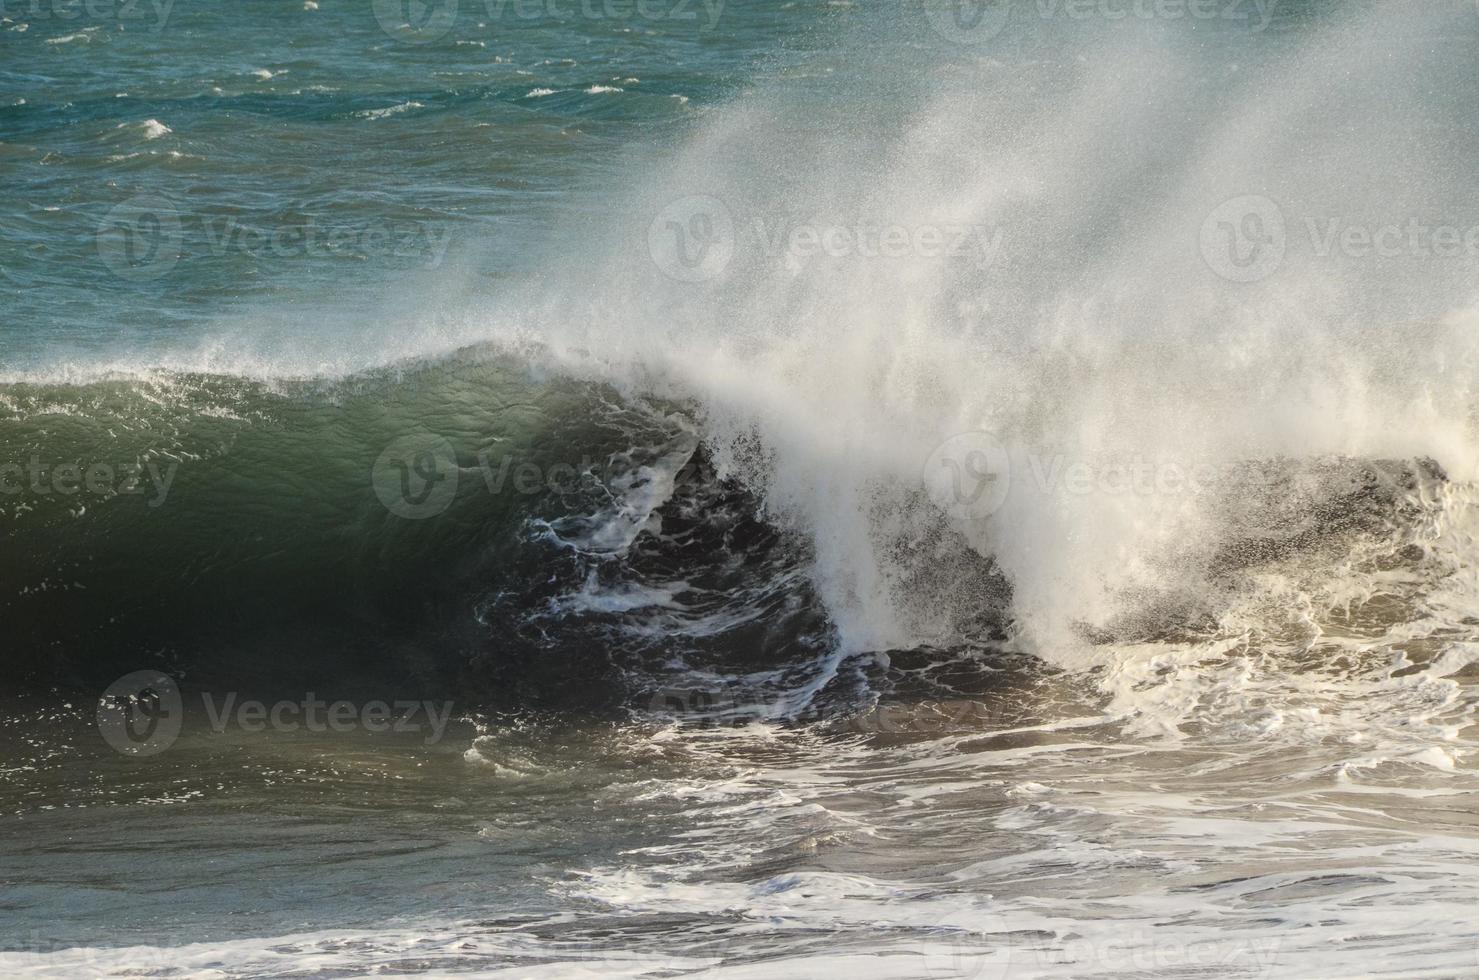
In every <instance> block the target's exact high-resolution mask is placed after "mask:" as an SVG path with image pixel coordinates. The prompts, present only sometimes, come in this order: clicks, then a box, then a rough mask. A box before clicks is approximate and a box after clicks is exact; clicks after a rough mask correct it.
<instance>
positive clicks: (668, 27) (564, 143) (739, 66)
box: [0, 0, 828, 369]
mask: <svg viewBox="0 0 1479 980" xmlns="http://www.w3.org/2000/svg"><path fill="white" fill-rule="evenodd" d="M108 6H109V7H110V8H111V7H114V5H108ZM124 6H125V5H124V4H121V3H120V4H117V5H116V9H114V10H113V13H114V16H112V17H106V16H92V15H91V14H90V13H89V8H88V7H85V6H84V5H82V4H80V3H79V4H71V5H69V4H66V3H57V4H55V5H53V4H51V3H50V0H48V2H47V3H39V4H35V5H26V4H20V3H14V4H11V5H9V6H7V8H6V14H5V16H6V21H5V22H4V24H3V27H0V42H3V44H4V49H3V50H4V57H3V62H0V141H3V153H4V159H5V170H6V174H7V184H8V185H9V187H10V191H9V193H8V194H7V196H6V201H5V205H4V207H5V213H6V219H5V221H4V226H5V245H6V253H5V257H4V260H3V270H4V275H5V280H6V283H7V288H8V289H9V290H13V292H10V294H9V296H10V298H9V301H8V304H7V305H8V309H7V320H8V323H7V327H8V330H7V343H6V347H5V350H4V352H3V359H4V363H5V365H6V366H7V367H9V368H11V369H17V368H26V367H34V366H37V365H51V364H55V363H58V362H64V361H67V360H78V361H87V360H98V361H106V360H107V359H108V358H109V357H110V356H111V355H118V354H120V353H126V354H129V355H132V356H134V357H135V358H137V359H139V360H141V361H145V360H147V357H148V354H147V353H146V352H150V351H156V352H158V351H177V350H180V349H182V348H183V349H188V348H189V347H190V345H191V341H192V340H193V339H195V338H197V337H200V336H205V335H210V334H212V333H215V332H217V331H220V330H222V329H225V328H223V327H222V322H223V321H226V322H228V323H230V324H231V326H232V328H235V329H243V330H257V331H263V330H266V328H265V327H264V326H263V325H262V324H261V323H260V322H257V323H247V324H246V325H243V324H241V323H240V322H239V321H236V320H234V318H238V317H247V318H249V319H252V318H255V319H257V320H259V321H260V320H261V319H265V318H269V317H270V316H272V315H273V312H274V311H276V312H277V315H278V317H279V318H280V319H286V320H288V321H290V322H288V323H285V324H282V326H281V327H280V329H281V330H283V331H284V332H288V331H322V330H325V329H327V328H326V327H325V325H324V324H323V323H322V322H321V321H318V320H317V319H316V318H317V317H319V316H324V315H328V316H332V317H335V318H336V319H337V320H338V321H339V322H340V324H341V326H340V329H343V330H346V331H350V330H351V328H349V327H345V326H343V325H342V324H343V323H352V322H353V321H354V320H356V319H364V318H376V317H385V316H390V315H393V314H394V312H395V311H396V310H397V297H398V296H405V295H406V294H413V295H414V296H415V297H416V303H417V304H418V306H420V305H421V304H422V303H424V302H425V301H426V300H428V299H430V300H432V301H434V302H435V301H443V302H445V301H447V300H449V298H450V297H449V296H448V294H447V292H445V290H451V291H452V293H453V295H456V294H459V293H464V292H472V293H479V292H486V291H487V290H489V289H491V288H495V287H496V284H497V283H498V282H501V281H506V280H508V279H510V278H517V277H520V276H527V275H529V274H531V273H537V272H538V270H539V267H540V264H541V262H542V261H543V260H544V259H545V258H547V256H548V255H549V254H550V252H551V250H552V249H554V248H556V247H557V246H556V244H555V241H554V240H555V239H557V238H558V237H559V236H560V235H561V234H571V233H574V234H579V230H578V229H579V228H580V227H582V226H589V225H595V224H599V223H600V221H601V216H602V214H603V210H604V209H605V208H607V207H608V206H609V201H610V199H611V196H612V194H613V192H614V188H613V181H615V180H617V179H618V177H617V174H618V173H621V172H623V171H625V170H626V169H627V168H628V167H629V166H630V164H629V162H628V158H629V157H630V156H631V155H632V154H640V153H644V152H645V153H651V152H653V151H654V149H655V148H656V147H659V146H661V145H662V144H663V143H664V142H669V141H672V140H674V139H676V138H678V136H679V135H680V134H681V133H682V132H683V131H684V130H685V129H687V128H689V127H691V126H692V125H694V123H695V121H696V119H697V118H699V117H700V116H701V115H702V114H703V113H704V112H705V111H706V109H707V108H709V107H712V106H713V105H714V104H716V103H718V102H720V101H722V100H723V99H725V98H727V97H729V96H732V95H733V94H734V93H735V92H737V91H740V90H742V89H743V88H744V87H745V86H746V85H750V84H753V83H754V82H755V80H756V78H757V77H762V78H763V77H765V76H766V75H768V74H774V73H776V72H778V71H781V70H784V65H785V64H787V63H788V61H789V60H792V59H794V57H795V52H796V51H797V50H798V49H799V50H800V51H805V50H807V49H809V48H814V47H816V46H819V45H821V44H824V43H825V37H824V32H825V23H826V20H827V18H828V12H827V10H826V8H825V7H817V6H815V5H792V6H784V7H776V8H771V7H768V6H767V5H745V6H735V7H733V8H731V9H726V10H723V11H722V13H721V20H720V24H722V26H723V28H724V29H723V30H719V29H717V27H716V26H712V25H711V24H710V23H709V21H710V18H709V16H708V15H707V14H705V13H704V12H703V11H702V8H698V15H697V16H696V18H695V19H693V20H685V19H682V18H681V16H680V17H673V16H669V15H670V14H678V15H682V14H684V13H689V12H691V11H685V10H674V11H663V12H662V13H663V16H654V17H651V18H641V17H636V16H633V17H628V18H625V19H607V18H604V17H603V18H599V19H593V18H588V17H584V16H573V15H571V16H563V17H562V16H558V14H559V12H560V8H559V7H558V6H556V8H555V15H551V14H550V13H549V12H542V13H541V12H538V11H532V10H531V11H528V12H529V13H539V15H538V16H532V17H525V16H520V15H518V14H516V13H515V11H514V7H513V6H512V5H498V7H499V8H506V9H498V10H495V9H494V7H493V6H491V5H490V6H486V7H485V5H483V4H481V3H476V4H473V3H469V4H464V5H463V6H464V7H465V8H466V9H464V10H462V11H461V12H460V14H459V15H458V16H457V17H456V18H455V19H454V20H453V21H452V22H451V23H450V24H449V25H448V27H447V30H446V32H445V33H444V34H441V36H439V37H437V38H435V39H425V40H423V39H422V38H421V37H419V36H417V35H415V33H414V32H402V31H399V30H397V29H396V28H394V27H392V28H390V29H387V28H386V27H384V26H383V25H382V23H381V21H382V20H385V21H387V22H389V20H392V19H393V18H389V17H386V16H382V17H377V16H376V15H375V10H374V9H372V5H370V4H368V3H365V4H347V3H326V4H322V5H321V6H320V7H319V8H317V9H306V8H304V7H302V6H300V5H298V4H291V3H289V4H284V3H279V2H266V0H262V2H255V0H254V2H250V3H246V4H237V5H232V6H229V7H228V6H223V5H220V4H205V3H172V4H169V5H167V6H165V7H164V8H162V9H156V8H148V7H141V8H137V9H134V8H131V9H130V13H132V14H137V15H138V16H137V17H133V16H125V15H124V12H123V10H124ZM674 6H675V7H676V6H679V5H676V4H675V5H674ZM33 7H34V8H35V10H36V13H35V14H34V15H33V14H32V13H31V11H32V9H33ZM97 9H98V10H99V11H100V12H105V10H104V8H103V7H97ZM64 15H75V19H64ZM541 93H548V94H541ZM140 199H142V209H140V210H138V215H137V216H138V217H140V218H141V220H143V221H144V222H145V223H146V224H147V225H148V228H149V229H154V228H156V227H158V226H157V225H156V224H155V223H154V222H156V221H158V220H159V219H160V218H162V220H163V221H164V222H165V227H164V230H162V231H160V232H159V235H160V240H161V242H162V243H163V244H162V247H163V252H162V253H159V252H158V251H157V250H156V253H155V256H154V257H155V258H156V259H158V261H155V262H152V263H143V264H142V265H141V268H139V269H130V268H128V263H127V262H125V263H124V267H123V268H122V271H121V272H120V271H119V270H117V269H114V268H112V267H110V265H109V263H108V255H109V254H110V253H109V248H110V246H109V239H108V238H107V237H106V235H107V234H108V233H109V232H108V229H109V228H110V227H114V226H112V225H110V224H109V220H110V219H109V217H108V216H109V214H110V212H113V209H115V208H119V207H123V208H126V209H128V210H126V211H124V212H120V213H119V214H121V215H122V216H123V217H125V218H126V219H129V220H131V219H132V218H133V217H134V216H135V210H136V209H134V208H133V206H131V205H130V204H129V202H131V201H134V202H138V201H140ZM155 211H157V212H158V214H159V218H156V217H154V212H155ZM100 232H101V233H103V234H104V236H105V237H104V238H103V240H102V242H101V246H100V242H99V234H100ZM140 233H141V234H144V235H147V234H150V233H151V232H149V231H146V230H145V229H144V227H143V226H141V227H140ZM100 247H101V251H100ZM283 311H286V312H283ZM351 342H352V341H348V340H344V341H341V343H343V344H348V343H351Z"/></svg>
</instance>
